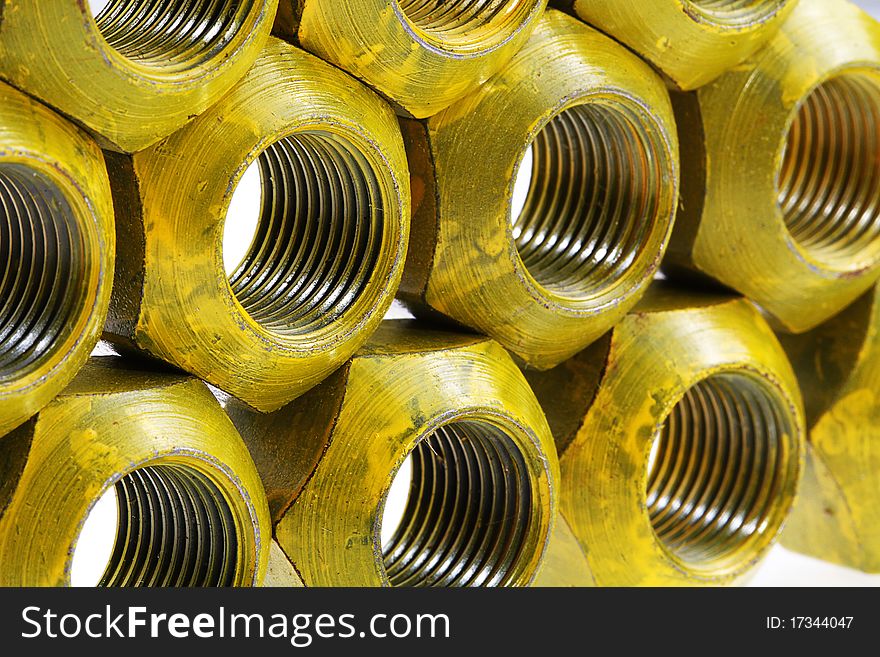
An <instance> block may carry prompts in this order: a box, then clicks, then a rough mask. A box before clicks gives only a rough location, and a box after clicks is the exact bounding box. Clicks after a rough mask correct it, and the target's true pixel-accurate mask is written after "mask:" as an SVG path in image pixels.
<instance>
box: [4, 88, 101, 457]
mask: <svg viewBox="0 0 880 657" xmlns="http://www.w3.org/2000/svg"><path fill="white" fill-rule="evenodd" d="M115 238H116V235H115V233H114V230H113V203H112V200H111V196H110V181H109V179H108V177H107V169H106V167H105V166H104V159H103V157H102V156H101V151H100V149H99V148H98V146H97V144H95V143H94V142H93V141H92V140H91V139H89V138H88V136H87V135H86V134H85V133H83V132H82V131H81V130H79V129H78V128H76V127H75V126H73V125H70V124H69V123H68V122H67V121H64V120H63V119H62V118H61V117H59V116H57V115H56V114H55V113H54V112H52V111H50V110H48V109H47V108H45V107H43V106H42V105H40V104H39V103H37V102H36V101H34V100H32V99H31V98H28V97H27V96H26V95H24V94H23V93H21V92H19V91H17V90H16V89H13V88H12V87H10V86H7V85H6V84H3V83H2V82H0V439H2V436H3V435H4V434H6V433H7V432H9V431H11V430H12V429H13V428H14V427H16V426H18V425H19V424H21V423H22V422H24V421H25V420H27V419H28V418H29V417H31V416H32V415H33V414H34V413H36V412H37V411H39V410H40V408H42V407H43V406H45V405H46V404H48V403H49V402H50V401H51V400H52V398H53V397H55V395H57V394H58V393H59V392H61V390H62V389H64V387H65V386H66V385H67V384H68V383H70V381H71V379H73V377H74V376H75V375H76V373H77V371H79V369H80V367H82V365H83V363H85V362H86V359H87V358H88V357H89V353H90V352H91V351H92V348H93V347H94V346H95V343H96V342H97V341H98V338H99V337H100V335H101V329H102V328H103V326H104V320H105V319H106V316H107V306H108V304H109V301H110V288H111V283H112V281H113V265H114V252H115V242H116V239H115ZM0 442H2V440H0Z"/></svg>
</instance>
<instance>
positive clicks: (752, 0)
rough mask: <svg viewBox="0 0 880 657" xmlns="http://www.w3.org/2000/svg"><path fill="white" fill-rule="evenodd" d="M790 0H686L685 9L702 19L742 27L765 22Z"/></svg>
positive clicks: (721, 24) (725, 25) (716, 23)
mask: <svg viewBox="0 0 880 657" xmlns="http://www.w3.org/2000/svg"><path fill="white" fill-rule="evenodd" d="M787 1H788V0H685V9H686V10H690V11H689V13H690V14H691V15H694V16H695V18H698V19H700V20H702V21H705V22H708V23H714V24H715V25H720V26H722V27H731V28H742V27H747V26H750V25H757V24H759V23H763V22H764V21H766V20H768V19H769V18H771V17H773V16H775V15H776V14H777V13H779V12H780V11H781V10H782V8H783V7H784V6H785V3H786V2H787Z"/></svg>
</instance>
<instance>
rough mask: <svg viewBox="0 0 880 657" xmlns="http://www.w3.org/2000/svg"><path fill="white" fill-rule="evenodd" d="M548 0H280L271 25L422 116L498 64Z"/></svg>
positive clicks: (521, 40) (439, 107)
mask: <svg viewBox="0 0 880 657" xmlns="http://www.w3.org/2000/svg"><path fill="white" fill-rule="evenodd" d="M546 5H547V0H500V1H499V0H494V1H491V2H490V1H486V0H478V2H476V3H474V2H471V1H470V0H449V1H445V2H437V1H436V0H432V1H431V2H423V1H422V0H281V3H280V6H279V12H278V19H277V20H276V25H275V33H276V34H280V35H281V36H283V37H284V38H286V39H288V40H291V41H294V42H296V43H298V44H299V45H301V46H302V47H303V48H305V49H306V50H308V51H310V52H313V53H315V54H316V55H318V56H319V57H321V58H322V59H324V60H326V61H329V62H332V63H334V64H336V65H337V66H339V67H340V68H342V69H344V70H346V71H348V72H349V73H351V74H352V75H354V76H356V77H358V78H360V79H361V80H363V81H364V82H366V83H367V84H369V85H370V86H372V87H373V88H375V89H376V90H377V91H378V92H379V93H381V94H382V95H383V96H384V97H385V98H386V99H387V100H388V101H389V102H391V103H392V104H393V105H394V106H395V107H396V108H397V109H398V111H400V112H401V113H402V114H404V115H408V116H413V117H416V118H424V117H427V116H431V115H433V114H436V113H437V112H439V111H440V110H442V109H443V108H445V107H448V106H449V105H450V104H451V103H453V102H454V101H456V100H458V99H459V98H461V97H463V96H465V95H467V94H468V93H470V92H471V91H473V90H474V89H476V88H477V87H478V86H479V85H480V84H482V83H483V82H485V81H486V80H487V79H488V78H489V77H490V76H492V75H493V74H494V73H495V72H496V71H497V70H498V69H500V68H501V67H502V66H503V65H504V64H505V63H506V62H507V61H508V60H509V59H510V58H511V57H512V56H513V54H514V53H515V52H516V51H517V50H519V48H521V47H522V45H523V43H525V41H526V40H527V39H528V38H529V35H530V34H531V32H532V30H533V29H534V28H535V25H536V24H537V22H538V20H539V19H540V17H541V14H542V13H543V11H544V8H545V7H546Z"/></svg>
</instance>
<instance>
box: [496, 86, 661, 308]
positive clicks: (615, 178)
mask: <svg viewBox="0 0 880 657" xmlns="http://www.w3.org/2000/svg"><path fill="white" fill-rule="evenodd" d="M531 157H532V177H531V184H530V187H529V191H528V195H527V196H526V201H525V205H524V206H523V208H522V210H521V211H520V212H519V214H518V215H516V216H513V213H511V214H512V217H511V220H512V225H513V238H514V241H515V243H516V248H517V251H518V252H519V256H520V259H521V260H522V263H523V264H524V265H525V267H526V269H527V270H528V271H529V273H530V274H531V276H532V277H533V278H534V279H535V281H536V282H537V283H538V284H539V285H541V286H542V287H543V288H545V289H547V290H549V291H550V292H552V293H555V294H557V295H559V296H561V297H564V298H567V299H571V300H575V301H577V300H584V299H592V298H596V297H600V296H602V295H604V294H605V293H607V292H609V291H610V290H612V289H613V288H615V287H616V286H617V285H619V284H621V282H622V281H623V279H624V278H626V277H627V274H630V273H631V272H632V271H633V268H634V267H633V266H634V264H635V263H636V262H637V261H638V260H639V259H640V257H641V256H642V254H643V253H644V251H645V248H646V244H647V243H648V242H649V240H650V239H651V237H652V235H653V234H654V232H655V228H656V226H657V225H658V223H659V222H660V221H661V220H662V213H663V212H664V211H665V208H664V207H663V203H662V199H663V185H664V184H665V182H664V174H663V170H662V166H663V165H662V162H663V160H662V157H661V156H660V155H659V148H658V146H657V145H655V144H654V142H653V141H652V139H651V138H650V136H649V135H648V134H647V132H646V130H645V129H644V128H643V127H642V126H641V124H640V123H639V121H638V118H637V117H636V116H635V114H634V113H633V112H631V111H630V110H629V109H627V108H620V109H617V108H612V107H610V106H607V105H604V104H599V103H593V104H585V105H578V106H575V107H572V108H570V109H567V110H564V111H562V112H561V113H559V114H558V115H557V116H555V117H554V118H553V119H551V120H550V122H549V123H548V124H547V125H546V126H545V127H544V128H543V129H542V130H541V131H540V132H539V133H538V135H537V136H536V137H535V139H534V141H533V142H532V144H531ZM521 166H522V165H521Z"/></svg>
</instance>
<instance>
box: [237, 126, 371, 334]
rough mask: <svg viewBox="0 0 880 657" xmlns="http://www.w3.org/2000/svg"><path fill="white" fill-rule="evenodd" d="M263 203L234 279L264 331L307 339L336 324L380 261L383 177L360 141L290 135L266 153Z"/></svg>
mask: <svg viewBox="0 0 880 657" xmlns="http://www.w3.org/2000/svg"><path fill="white" fill-rule="evenodd" d="M259 166H260V174H261V178H262V184H263V195H262V198H263V200H262V208H261V211H260V219H259V222H258V225H257V230H256V233H255V235H254V240H253V242H252V244H251V246H250V248H249V250H248V252H247V255H246V256H245V258H244V260H242V262H241V264H240V265H239V266H238V267H237V268H236V270H235V271H234V272H233V273H232V275H231V276H230V277H229V283H230V285H231V287H232V290H233V293H234V294H235V296H236V298H237V299H238V301H239V302H240V303H241V305H242V306H243V307H244V309H245V311H246V312H247V313H248V314H249V315H250V316H251V317H252V318H253V319H254V320H255V321H256V322H258V323H259V324H261V325H262V326H263V327H264V328H266V329H268V330H270V331H273V332H275V333H280V334H285V335H298V334H304V333H308V332H311V331H315V330H317V329H319V328H322V327H324V326H327V325H329V324H330V323H332V322H333V321H335V320H336V319H338V318H339V317H340V316H341V315H342V314H343V313H344V312H345V311H346V310H348V309H349V308H351V307H352V305H353V304H354V303H355V302H356V301H357V300H358V299H359V297H360V296H361V294H362V292H363V291H364V289H365V287H366V286H367V285H368V283H369V281H370V279H371V277H372V275H373V272H374V270H375V268H376V265H377V262H378V260H379V254H380V250H381V247H382V238H383V204H382V193H381V189H380V187H379V182H378V179H377V177H376V174H375V173H374V171H373V170H372V169H371V168H370V166H369V164H368V162H367V160H366V159H365V158H364V156H363V155H361V154H360V153H359V152H358V151H357V150H356V149H355V148H354V147H353V146H351V145H350V144H348V143H347V142H346V141H344V140H343V139H341V138H340V137H338V136H336V135H333V134H331V133H328V132H303V133H298V134H295V135H291V136H289V137H286V138H284V139H282V140H280V141H278V142H276V143H274V144H272V145H271V146H269V148H267V149H266V150H265V151H263V153H262V154H261V155H260V157H259Z"/></svg>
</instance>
